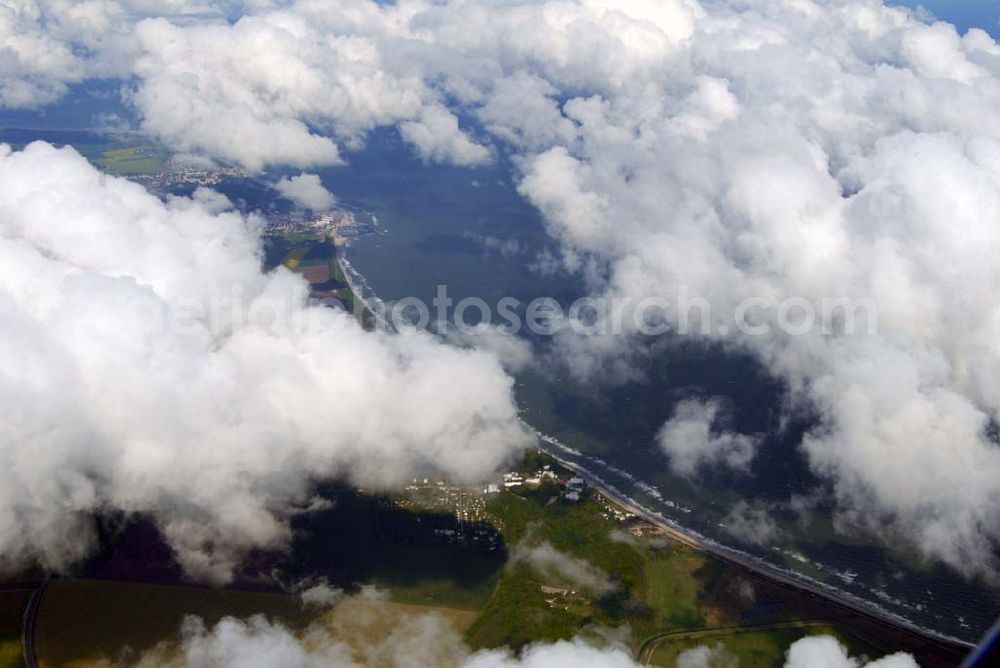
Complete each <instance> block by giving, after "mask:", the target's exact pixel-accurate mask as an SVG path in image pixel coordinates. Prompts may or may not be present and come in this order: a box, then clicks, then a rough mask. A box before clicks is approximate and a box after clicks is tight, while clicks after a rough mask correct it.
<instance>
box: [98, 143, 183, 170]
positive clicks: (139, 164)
mask: <svg viewBox="0 0 1000 668" xmlns="http://www.w3.org/2000/svg"><path fill="white" fill-rule="evenodd" d="M166 159H167V155H166V153H165V152H164V151H163V149H160V148H157V147H155V146H151V145H142V146H125V147H121V148H109V149H107V150H105V151H103V152H102V153H101V154H100V155H99V156H98V157H96V158H95V159H94V162H95V163H97V166H98V167H99V168H101V169H102V170H104V171H106V172H108V173H110V174H118V175H124V176H134V175H137V174H154V173H156V172H158V171H160V170H162V169H163V168H164V166H165V165H166Z"/></svg>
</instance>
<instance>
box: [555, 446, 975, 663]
mask: <svg viewBox="0 0 1000 668" xmlns="http://www.w3.org/2000/svg"><path fill="white" fill-rule="evenodd" d="M543 449H544V450H545V452H547V453H548V454H549V455H550V456H552V457H553V458H554V459H555V460H556V461H558V462H559V463H560V464H562V465H563V466H565V467H566V468H568V469H569V470H571V471H573V472H574V473H576V474H577V475H578V476H580V477H581V478H583V479H584V480H586V481H587V484H589V485H590V486H591V487H593V488H594V489H596V490H597V491H599V492H600V493H601V494H603V495H604V496H606V497H607V498H608V499H610V500H611V501H613V502H615V503H617V504H618V505H619V506H621V507H622V508H623V509H625V510H627V511H628V512H630V513H632V514H633V515H636V516H637V517H640V518H642V519H644V520H645V521H647V522H649V523H650V524H653V525H655V526H657V527H660V528H661V529H663V530H664V531H665V532H666V534H667V536H668V537H670V538H671V539H672V540H675V541H677V542H679V543H682V544H684V545H687V546H688V547H691V548H693V549H696V550H700V551H702V552H704V553H705V554H709V555H711V556H713V557H715V558H717V559H721V560H722V561H725V562H727V563H730V564H734V565H736V566H739V567H740V568H743V569H744V570H747V571H750V572H752V573H754V574H756V575H758V576H760V577H762V578H765V579H767V580H770V581H772V582H775V583H778V584H781V585H784V586H787V587H792V588H795V589H799V590H802V591H805V592H808V593H810V594H812V595H814V596H817V597H820V598H822V599H824V600H825V601H827V602H828V603H830V604H832V605H835V606H839V607H840V608H842V609H846V610H848V611H850V612H853V613H855V614H859V615H863V616H865V617H867V618H869V619H871V620H873V621H875V622H877V623H880V624H884V625H886V626H889V627H892V628H893V629H896V630H897V631H901V632H903V633H906V634H909V635H911V636H914V637H916V638H918V639H919V640H920V641H922V642H928V641H930V642H934V643H937V644H939V645H941V646H942V647H950V648H957V647H961V648H963V649H964V651H971V650H972V649H973V648H974V647H975V645H973V644H972V643H967V642H964V641H961V640H957V639H954V638H948V637H945V636H942V635H939V634H936V633H933V632H929V631H927V630H926V629H922V628H920V627H919V626H917V625H916V624H913V623H912V622H909V621H907V620H905V619H903V618H901V617H897V616H895V615H892V614H889V613H886V612H883V611H881V610H878V609H877V608H874V607H872V606H869V605H866V604H865V603H864V602H862V601H859V600H856V599H854V598H853V597H850V596H848V595H846V594H843V593H841V592H838V591H837V590H835V589H833V588H827V587H824V586H822V585H820V584H819V583H816V582H811V581H809V580H806V579H804V578H800V577H796V576H794V575H791V574H789V573H786V572H785V571H782V570H780V569H778V568H776V567H774V566H771V565H770V564H767V563H764V562H762V561H759V560H757V559H753V558H751V557H749V556H748V555H744V554H742V553H740V552H737V551H736V550H732V549H729V548H727V547H724V546H722V545H719V544H717V543H707V542H705V541H702V540H699V539H698V538H697V537H696V536H692V535H690V534H687V533H685V532H684V531H682V530H681V529H679V528H677V527H675V526H672V525H670V524H667V523H666V522H664V521H663V520H662V519H661V518H659V517H657V516H656V515H654V514H652V513H651V512H650V511H648V510H646V509H645V508H641V507H638V506H637V505H635V504H634V503H633V502H632V501H630V500H629V499H627V498H625V496H624V495H622V494H621V493H619V492H618V491H616V490H614V489H611V488H609V487H608V486H607V485H606V484H604V483H603V482H602V481H600V480H598V479H596V478H595V477H594V476H593V475H592V474H591V473H590V472H589V471H587V470H586V469H585V468H583V467H581V466H579V465H577V464H574V463H573V462H570V461H567V460H566V459H564V458H563V457H561V456H560V455H559V454H557V453H555V452H552V451H551V450H550V449H548V448H543Z"/></svg>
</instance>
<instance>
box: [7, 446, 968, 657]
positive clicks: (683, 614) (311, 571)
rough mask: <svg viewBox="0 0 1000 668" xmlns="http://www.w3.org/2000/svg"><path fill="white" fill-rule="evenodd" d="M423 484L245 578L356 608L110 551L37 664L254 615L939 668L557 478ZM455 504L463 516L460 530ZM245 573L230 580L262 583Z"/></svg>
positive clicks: (45, 608)
mask: <svg viewBox="0 0 1000 668" xmlns="http://www.w3.org/2000/svg"><path fill="white" fill-rule="evenodd" d="M542 467H550V468H551V471H550V472H556V475H558V476H559V477H560V479H561V480H563V481H565V479H566V478H567V477H568V475H567V472H566V471H564V470H561V469H560V468H559V467H558V466H557V465H556V464H555V463H554V462H553V461H552V460H550V459H548V458H547V457H545V456H542V455H539V454H538V453H531V454H529V456H528V457H527V458H526V459H525V461H524V463H523V464H522V466H521V473H522V474H523V475H524V477H525V478H527V477H529V476H531V475H532V472H533V471H537V470H540V469H541V468H542ZM416 482H417V481H414V483H416ZM423 483H424V485H423V486H422V487H421V486H419V485H413V486H412V487H411V489H412V490H413V491H411V492H408V493H399V494H395V495H391V496H385V495H378V494H372V493H368V492H365V491H361V490H356V489H353V488H351V487H349V486H346V485H342V484H329V485H326V486H324V487H323V488H322V489H320V490H318V493H319V494H320V495H321V496H322V497H324V498H325V499H327V500H328V501H329V502H330V503H329V504H328V505H327V506H326V507H325V508H324V509H321V510H317V511H315V512H312V513H306V514H302V515H300V516H297V517H296V518H294V520H293V527H292V528H293V536H294V539H293V542H292V545H291V547H290V550H289V552H288V554H286V555H280V554H275V555H271V556H270V557H266V558H265V561H264V562H262V563H259V564H257V567H256V568H257V570H255V571H253V573H258V574H259V573H276V574H278V575H277V576H276V580H275V582H274V583H273V584H274V585H275V586H274V589H275V591H277V590H278V587H277V584H278V582H284V583H293V582H299V583H302V582H316V581H323V582H326V583H328V584H329V585H330V586H332V587H334V588H337V589H340V590H342V591H343V592H344V593H345V594H347V595H348V598H345V599H341V602H340V603H339V604H338V605H337V606H335V607H333V608H330V609H323V608H310V607H307V606H305V605H304V604H303V601H302V599H301V598H300V597H298V596H295V595H292V594H287V593H265V592H261V591H237V590H235V589H228V590H221V589H210V588H199V587H192V586H180V585H177V584H170V583H169V582H171V581H170V580H169V578H170V577H173V578H174V580H173V581H172V582H176V578H177V577H178V576H177V575H175V576H169V575H167V574H168V571H163V573H161V574H160V575H159V576H157V577H162V578H164V580H163V581H164V582H165V583H164V584H153V583H151V582H148V581H145V582H138V581H131V582H125V581H120V580H116V579H113V577H114V576H113V573H114V572H116V571H115V569H114V568H111V566H116V567H117V566H121V565H122V564H125V565H127V564H128V563H130V557H129V554H130V553H128V552H127V551H126V553H125V554H116V553H114V549H113V548H112V549H111V554H110V555H109V556H108V558H107V559H104V560H97V561H95V568H97V569H98V570H101V569H103V570H101V572H104V573H106V574H107V575H105V576H103V577H108V575H111V577H110V578H108V579H84V578H85V577H87V576H86V575H85V574H83V575H81V579H76V580H55V581H53V582H51V583H50V584H49V587H48V588H47V589H46V592H45V594H44V596H43V598H42V601H41V607H40V610H39V615H38V621H37V626H36V630H35V648H36V651H37V654H38V658H39V661H40V664H41V665H43V666H76V667H78V668H79V667H84V666H92V665H97V662H99V661H101V660H109V661H112V662H115V661H119V660H120V659H123V658H125V659H128V658H129V657H132V658H134V657H136V656H139V655H141V654H142V653H145V652H147V651H149V650H150V649H151V648H153V647H155V646H157V645H158V644H159V643H162V642H165V641H173V640H175V639H176V638H177V634H178V631H179V629H180V626H181V623H182V621H183V619H184V618H185V616H187V615H196V616H198V617H201V618H202V619H204V620H205V622H206V623H207V624H208V625H212V624H214V623H215V622H217V621H218V620H220V619H222V618H223V617H225V616H232V617H236V618H247V617H250V616H252V615H255V614H264V615H265V616H267V617H268V619H270V620H272V621H277V622H280V623H281V624H283V625H284V626H286V627H288V628H289V629H291V630H292V631H293V632H301V633H305V631H306V630H307V629H313V630H315V628H316V626H314V625H319V626H320V627H322V628H323V629H326V631H327V632H329V633H331V634H332V635H333V636H334V637H335V638H337V639H338V640H341V639H342V640H344V641H345V642H347V643H348V645H351V646H352V648H353V644H361V645H364V644H365V643H369V644H371V643H374V642H375V641H376V640H383V639H384V638H385V637H387V634H389V633H390V631H391V630H392V629H393V628H396V627H397V626H398V625H400V624H405V621H404V620H406V619H408V618H410V619H412V616H413V615H414V614H423V613H427V612H433V613H436V614H437V615H438V616H439V617H440V618H441V620H443V621H444V623H447V624H448V625H450V626H451V627H452V629H453V630H454V632H455V633H454V637H453V640H454V642H458V640H457V639H458V638H460V637H461V638H464V641H465V643H466V645H468V646H469V647H470V648H472V649H474V650H476V649H485V648H496V647H504V646H508V647H512V648H514V649H518V648H521V647H524V646H525V645H527V644H530V643H534V642H539V641H555V640H560V639H568V638H572V637H575V636H580V635H582V636H583V637H585V638H590V639H592V640H594V641H595V642H607V639H608V638H609V637H611V638H614V639H615V640H616V641H617V642H622V643H624V644H625V645H627V646H628V647H629V648H630V649H631V650H632V652H633V653H634V655H635V656H637V657H638V658H639V660H640V662H641V663H643V664H644V665H658V666H664V667H672V666H674V665H676V664H677V661H678V657H679V656H680V655H681V654H682V653H684V652H685V651H688V650H692V649H694V648H698V647H711V648H718V649H717V650H716V651H717V652H722V653H724V654H725V655H726V656H728V657H730V658H733V659H735V660H737V661H738V662H739V663H738V665H740V666H743V667H754V668H755V667H761V668H764V667H769V666H781V665H783V662H784V656H785V653H786V652H787V649H788V647H789V646H790V645H791V644H792V643H793V642H795V641H796V640H798V639H800V638H802V637H804V636H808V635H829V636H833V637H835V638H837V639H838V640H839V641H840V642H841V643H843V644H844V645H845V646H847V647H848V648H849V650H850V651H851V653H852V655H854V656H859V657H860V656H866V657H870V658H872V659H875V658H879V657H881V656H883V655H885V654H888V653H891V652H893V651H897V650H904V651H909V652H912V653H914V654H916V655H917V658H918V660H919V661H920V662H921V665H925V666H935V665H949V663H948V661H947V659H948V658H949V657H948V655H947V654H942V653H941V652H940V651H939V650H940V649H941V648H934V647H933V644H932V643H928V642H927V641H925V640H924V639H922V638H919V637H917V636H907V635H906V633H905V632H902V631H898V630H894V629H893V628H891V627H885V626H884V625H881V626H880V623H879V622H874V621H872V620H871V619H870V618H867V617H865V616H863V615H860V614H858V613H853V612H851V611H849V610H845V609H838V608H836V607H835V606H831V605H830V604H829V603H827V602H825V601H823V600H821V599H818V598H816V597H814V596H811V595H809V594H807V593H804V592H802V591H799V590H796V589H792V588H789V587H787V586H784V585H781V584H778V583H773V582H770V581H768V580H766V579H764V578H762V577H760V576H757V575H754V574H753V573H750V572H748V571H745V570H743V569H741V568H739V567H737V566H734V565H730V564H727V563H725V562H722V561H720V560H718V559H716V558H714V557H711V556H709V555H706V554H704V553H702V552H699V551H697V550H694V549H692V548H690V547H687V546H684V545H681V544H678V543H674V542H671V541H670V540H669V539H668V538H667V537H666V536H664V535H662V533H658V532H657V531H656V530H655V527H653V526H652V525H649V524H645V523H643V522H642V521H641V520H639V519H638V518H635V517H630V516H628V515H627V514H626V513H625V512H624V511H623V510H622V509H620V508H618V507H616V506H614V505H613V504H611V503H610V502H609V501H608V500H607V499H605V498H603V497H602V496H601V495H600V494H599V493H597V492H596V491H594V490H588V492H587V493H586V494H585V495H584V498H583V499H582V500H581V501H579V502H571V501H568V500H566V499H565V498H564V494H563V489H562V487H561V486H560V484H559V483H557V482H556V481H554V480H551V479H546V480H545V482H542V483H541V484H539V485H537V486H531V487H529V486H527V485H525V486H521V487H517V488H514V489H512V490H506V489H505V490H503V491H501V492H499V493H493V494H487V495H482V494H479V493H478V492H475V491H469V490H465V489H464V488H458V487H450V486H449V485H447V484H446V483H444V482H435V481H430V482H429V483H428V481H427V480H424V481H423ZM451 503H454V504H458V505H456V506H449V504H451ZM460 507H461V511H462V515H463V516H464V517H465V518H466V519H463V520H458V519H457V518H456V511H457V510H459V509H460ZM470 518H471V519H470ZM483 537H485V538H483ZM124 542H125V544H126V545H128V544H129V542H128V541H127V540H126V541H124ZM152 542H153V540H152V538H151V537H150V536H145V537H143V538H142V539H141V540H135V539H134V537H133V540H132V543H131V545H132V549H133V550H135V549H139V548H141V549H142V550H143V551H142V554H145V555H149V554H154V553H155V551H151V548H150V545H151V543H152ZM268 559H270V560H268ZM109 564H110V565H111V566H109ZM109 569H110V570H109ZM119 570H120V569H119ZM96 572H97V571H95V573H96ZM122 572H124V571H122ZM253 573H251V572H248V573H247V574H243V575H240V576H239V577H238V578H237V581H238V582H244V583H246V582H254V581H255V580H254V579H253ZM153 576H155V572H154V571H151V575H150V577H153ZM244 576H246V577H244ZM93 577H102V576H99V575H96V576H93ZM246 578H249V579H246ZM29 595H30V592H0V604H2V605H0V610H2V611H3V612H2V614H0V668H5V667H6V666H8V665H11V666H13V665H19V663H20V643H19V634H20V624H21V621H20V613H21V611H22V610H23V609H24V605H25V603H26V602H27V597H28V596H29ZM13 596H20V597H21V598H20V599H18V600H14V599H13V598H9V597H13ZM3 597H8V598H9V600H7V599H4V598H3ZM366 606H368V607H371V608H372V609H371V610H369V611H365V607H366ZM361 613H363V614H361ZM362 649H363V648H359V649H358V651H361V650H362ZM935 652H937V653H936V654H935ZM942 656H944V657H945V659H941V657H942ZM927 659H930V660H927ZM952 663H954V662H952Z"/></svg>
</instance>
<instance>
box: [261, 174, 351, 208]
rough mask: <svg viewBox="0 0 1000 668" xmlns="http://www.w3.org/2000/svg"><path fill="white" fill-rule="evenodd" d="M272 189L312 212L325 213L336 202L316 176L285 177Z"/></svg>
mask: <svg viewBox="0 0 1000 668" xmlns="http://www.w3.org/2000/svg"><path fill="white" fill-rule="evenodd" d="M274 187H275V188H277V189H278V192H279V193H281V196H282V197H284V198H286V199H289V200H291V201H292V202H294V203H295V204H296V205H298V206H300V207H303V208H305V209H310V210H312V211H326V210H327V209H331V208H333V205H334V203H335V202H336V199H334V197H333V194H332V193H331V192H330V191H329V190H327V189H326V188H324V187H323V183H322V182H321V181H320V180H319V176H317V175H316V174H299V175H298V176H293V177H291V178H289V177H287V176H286V177H284V178H282V179H281V180H280V181H278V183H277V184H275V186H274Z"/></svg>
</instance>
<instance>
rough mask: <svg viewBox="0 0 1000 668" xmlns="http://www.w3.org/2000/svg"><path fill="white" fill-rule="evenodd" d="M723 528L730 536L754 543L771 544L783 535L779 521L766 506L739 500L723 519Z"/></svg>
mask: <svg viewBox="0 0 1000 668" xmlns="http://www.w3.org/2000/svg"><path fill="white" fill-rule="evenodd" d="M722 523H723V525H724V527H723V530H724V531H725V532H726V533H728V534H729V535H730V536H733V537H734V538H737V539H738V540H741V541H743V542H744V543H751V544H753V545H765V546H766V545H770V544H771V543H773V542H774V540H775V539H776V538H778V537H779V536H781V529H779V528H778V523H777V522H776V521H775V520H774V518H773V517H771V515H770V514H769V513H768V512H767V509H766V508H763V507H756V506H751V505H750V504H749V503H747V502H746V501H742V500H741V501H737V502H736V504H735V505H734V506H733V507H732V508H731V509H730V510H729V513H728V514H727V515H726V517H725V519H723V520H722Z"/></svg>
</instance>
